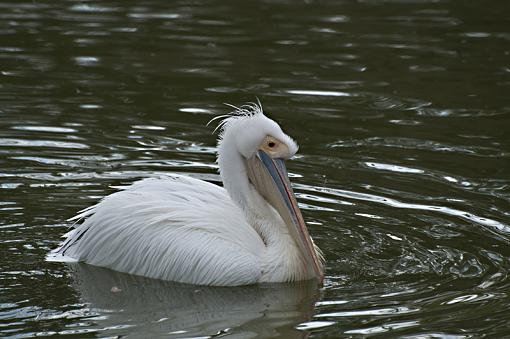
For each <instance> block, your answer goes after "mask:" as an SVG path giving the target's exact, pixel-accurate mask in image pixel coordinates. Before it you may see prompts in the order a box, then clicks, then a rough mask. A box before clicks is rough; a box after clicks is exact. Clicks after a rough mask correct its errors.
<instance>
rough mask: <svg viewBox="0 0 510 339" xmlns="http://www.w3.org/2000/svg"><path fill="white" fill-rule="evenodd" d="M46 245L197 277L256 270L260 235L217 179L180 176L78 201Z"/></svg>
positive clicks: (114, 264)
mask: <svg viewBox="0 0 510 339" xmlns="http://www.w3.org/2000/svg"><path fill="white" fill-rule="evenodd" d="M72 219H73V220H78V222H79V221H80V220H83V219H84V220H85V221H83V222H82V223H81V224H78V225H77V226H76V228H75V229H74V230H72V231H71V232H69V233H68V235H67V239H66V240H65V241H64V242H63V243H62V245H61V246H60V247H59V248H58V249H56V250H55V251H54V252H53V254H52V255H53V257H54V258H55V257H56V256H58V255H61V256H66V257H70V258H74V259H76V260H78V261H84V262H87V263H89V264H92V265H96V266H103V267H108V268H111V269H114V270H117V271H122V272H127V273H132V274H136V275H142V276H147V277H152V278H159V279H164V280H173V281H180V282H185V283H193V284H202V285H244V284H250V283H256V282H257V281H258V280H259V279H260V276H261V265H262V264H261V258H262V255H263V250H264V243H263V242H262V240H261V238H260V236H259V235H258V234H257V233H256V232H255V230H254V229H253V228H252V227H251V226H250V225H249V224H248V223H247V222H246V221H245V219H244V216H243V214H242V212H241V210H240V209H239V208H238V207H237V206H236V205H235V204H234V203H233V202H232V200H231V199H230V197H229V196H228V193H227V192H226V191H225V190H224V189H223V188H221V187H219V186H216V185H213V184H210V183H207V182H204V181H201V180H197V179H193V178H190V177H185V176H171V177H165V178H151V179H144V180H141V181H138V182H136V183H134V184H133V185H132V186H130V187H128V188H127V189H124V190H122V191H119V192H116V193H114V194H112V195H109V196H107V197H105V198H104V199H103V200H102V201H101V202H99V203H98V204H97V205H94V206H92V207H90V208H87V209H84V210H83V211H81V212H80V213H79V214H78V215H77V216H76V217H74V218H72Z"/></svg>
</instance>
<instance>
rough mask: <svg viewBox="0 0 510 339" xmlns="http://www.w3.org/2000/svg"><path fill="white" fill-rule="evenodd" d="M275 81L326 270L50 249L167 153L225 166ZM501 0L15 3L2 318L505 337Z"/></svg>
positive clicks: (504, 27)
mask: <svg viewBox="0 0 510 339" xmlns="http://www.w3.org/2000/svg"><path fill="white" fill-rule="evenodd" d="M256 96H257V97H258V98H260V100H261V101H262V103H263V105H264V107H265V109H266V111H267V113H268V114H269V115H270V116H271V117H273V118H274V119H276V120H277V121H278V122H279V123H280V124H281V125H282V126H283V127H284V129H285V130H286V131H287V132H288V133H289V134H290V135H292V136H293V137H294V138H295V139H296V140H297V141H298V143H299V144H300V153H299V154H300V155H299V157H297V158H296V159H295V160H293V161H291V162H289V163H288V168H289V171H290V172H291V174H293V178H292V180H293V182H294V184H295V190H296V192H297V194H298V198H299V200H300V203H301V207H302V209H303V213H304V216H305V219H306V220H307V221H308V224H309V228H310V232H311V233H312V235H313V236H314V238H315V239H316V242H317V243H318V244H319V246H320V247H321V248H322V249H323V250H324V252H325V256H326V260H327V272H326V273H327V274H326V281H325V284H324V286H323V287H322V288H320V289H317V288H316V287H315V286H310V285H308V284H297V285H296V284H294V285H285V284H281V285H276V286H271V285H269V286H251V287H243V288H234V289H232V288H230V289H221V288H203V287H196V286H186V285H178V284H172V283H165V282H160V281H153V280H148V279H143V278H139V277H133V276H129V275H125V274H118V273H114V272H110V271H107V270H103V269H97V268H93V267H89V266H86V265H78V266H76V265H66V264H62V263H49V262H45V259H44V257H45V254H46V253H47V252H48V251H49V250H50V249H52V248H54V247H55V246H56V245H57V244H58V242H59V241H60V236H61V235H62V234H64V233H65V232H66V230H67V227H68V226H69V223H68V222H66V219H67V218H69V217H72V216H73V215H74V214H75V213H76V212H77V211H78V210H80V209H82V208H85V207H87V206H89V205H91V204H93V203H94V202H96V201H97V200H98V199H99V198H100V197H102V196H105V195H107V194H110V193H112V192H114V191H115V189H114V188H112V186H118V185H124V184H129V183H131V182H133V181H134V180H137V179H139V178H143V177H148V176H151V175H154V174H157V173H162V172H165V173H168V172H170V173H176V172H178V173H186V174H190V175H192V176H195V177H198V178H202V179H205V180H210V181H213V182H218V181H219V177H218V175H217V173H216V165H215V153H214V152H215V135H212V134H211V133H212V130H213V128H214V127H211V126H209V127H207V126H206V123H207V122H208V121H209V120H210V119H211V118H212V117H214V116H215V115H217V114H225V113H227V112H228V111H229V108H228V107H227V106H224V105H223V104H222V103H223V102H228V103H233V104H242V103H244V102H246V101H253V100H255V97H256ZM509 131H510V3H509V2H508V1H490V2H488V1H486V2H484V1H453V0H452V1H446V0H431V1H427V0H421V1H419V0H415V1H405V0H400V1H391V0H387V1H382V0H381V1H378V0H358V1H341V0H338V1H317V2H315V1H305V2H299V1H259V2H246V3H242V2H240V1H237V2H236V1H214V0H212V1H206V0H197V1H131V0H126V1H120V0H119V1H109V0H105V1H57V0H46V1H13V2H5V1H3V2H1V3H0V337H5V338H11V337H12V338H25V337H34V336H51V335H67V336H69V337H78V338H82V337H110V338H111V337H128V338H143V337H164V336H166V337H176V338H180V337H215V336H226V337H230V338H254V337H283V338H293V337H306V336H310V337H311V338H336V337H368V336H374V337H402V338H475V337H476V338H480V337H484V336H485V337H488V338H502V337H505V336H507V337H508V336H510V321H509V320H510V315H509V311H508V310H509V309H510V296H509V293H510V278H509V277H508V273H509V270H510V260H509V258H510V246H509V244H510V204H509V200H510V159H509V158H510V132H509Z"/></svg>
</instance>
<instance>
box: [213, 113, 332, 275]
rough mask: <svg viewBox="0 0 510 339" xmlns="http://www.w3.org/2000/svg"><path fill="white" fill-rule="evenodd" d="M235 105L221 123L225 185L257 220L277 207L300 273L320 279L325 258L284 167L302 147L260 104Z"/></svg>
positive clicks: (251, 217)
mask: <svg viewBox="0 0 510 339" xmlns="http://www.w3.org/2000/svg"><path fill="white" fill-rule="evenodd" d="M235 108H236V110H235V111H234V112H233V113H231V114H230V115H228V116H225V119H224V120H222V121H221V122H220V125H219V128H221V133H220V139H219V145H218V163H219V166H220V173H221V176H222V179H223V183H224V186H225V188H226V189H227V191H228V192H229V194H230V196H231V197H232V199H233V200H234V201H235V202H237V204H238V205H239V206H240V207H241V208H242V209H243V211H245V213H246V214H247V215H248V218H249V219H251V222H252V223H253V224H257V223H260V222H259V220H263V219H264V218H269V217H270V215H274V211H276V213H277V214H278V215H279V218H278V217H276V218H277V219H278V221H279V224H281V223H283V224H284V232H285V233H288V234H289V235H290V236H291V237H292V239H293V240H294V242H295V245H296V246H297V248H298V249H299V253H300V260H299V261H300V270H301V272H302V273H301V276H303V275H304V277H306V278H316V279H318V280H319V281H322V279H323V276H324V274H323V264H322V256H321V254H320V251H319V250H318V248H317V247H316V246H315V245H314V243H313V241H312V238H311V237H310V235H309V233H308V229H307V227H306V224H305V221H304V219H303V216H302V214H301V211H300V209H299V207H298V203H297V200H296V197H295V195H294V192H293V190H292V187H291V183H290V180H289V177H288V173H287V170H286V167H285V161H286V160H288V159H290V158H292V157H293V156H294V155H295V154H296V152H297V150H298V146H297V144H296V142H295V141H294V140H292V138H291V137H289V136H288V135H287V134H285V133H284V132H283V131H282V129H281V128H280V126H279V125H278V124H277V123H276V122H275V121H273V120H271V119H269V118H268V117H266V116H265V115H264V114H263V111H262V107H261V105H260V104H248V105H245V106H241V107H239V108H238V107H235ZM268 205H269V206H270V207H268ZM257 219H258V220H257ZM262 233H263V232H262ZM282 255H283V253H282Z"/></svg>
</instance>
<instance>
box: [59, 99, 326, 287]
mask: <svg viewBox="0 0 510 339" xmlns="http://www.w3.org/2000/svg"><path fill="white" fill-rule="evenodd" d="M224 118H225V119H224V120H222V121H221V123H220V128H222V132H221V134H220V139H219V145H218V163H219V167H220V173H221V177H222V179H223V183H224V187H225V188H221V187H219V186H216V185H214V184H211V183H208V182H205V181H201V180H197V179H194V178H191V177H187V176H181V175H169V176H165V177H160V178H149V179H144V180H141V181H138V182H136V183H134V184H133V185H131V186H130V187H128V188H126V189H124V190H122V191H119V192H116V193H114V194H112V195H109V196H107V197H105V198H104V199H103V200H102V201H101V202H99V203H98V204H97V205H95V206H92V207H89V208H88V209H86V210H84V211H82V212H81V213H80V214H79V215H77V216H76V217H74V218H73V219H76V220H78V221H80V220H84V221H83V222H82V223H81V224H80V225H78V226H77V227H76V228H75V229H73V230H72V231H71V232H69V233H67V234H66V240H65V241H64V242H63V243H62V244H61V245H60V247H59V248H57V249H56V250H54V251H52V253H51V254H50V258H51V259H52V260H65V259H66V258H67V259H68V258H72V259H74V260H76V261H83V262H86V263H89V264H92V265H96V266H102V267H108V268H111V269H114V270H117V271H121V272H127V273H131V274H136V275H142V276H147V277H151V278H158V279H163V280H172V281H179V282H184V283H192V284H201V285H218V286H233V285H246V284H253V283H259V282H287V281H296V280H306V279H312V278H316V279H319V280H322V256H321V255H320V252H319V251H318V249H317V248H316V247H315V246H314V245H313V242H312V241H311V238H310V237H309V235H308V233H307V231H306V227H305V225H304V222H303V221H302V217H301V214H300V212H299V209H298V208H297V203H296V201H295V198H294V195H293V193H292V189H291V188H290V183H289V181H288V179H287V177H286V172H285V167H284V165H283V160H285V159H288V158H290V157H292V156H293V155H294V154H295V153H296V151H297V145H296V144H295V142H294V141H293V140H292V139H291V138H290V137H288V136H287V135H286V134H285V133H283V131H282V130H281V129H280V127H279V126H278V125H277V124H276V123H275V122H274V121H273V120H271V119H269V118H267V117H266V116H264V114H263V113H262V108H261V107H260V105H255V104H252V105H247V106H242V107H241V108H237V109H236V111H235V112H234V113H232V114H230V115H228V116H225V117H224ZM284 174H285V176H284Z"/></svg>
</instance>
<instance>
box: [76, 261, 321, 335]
mask: <svg viewBox="0 0 510 339" xmlns="http://www.w3.org/2000/svg"><path fill="white" fill-rule="evenodd" d="M68 268H69V272H70V275H71V278H72V286H73V287H74V288H75V289H76V291H77V292H78V294H79V299H80V301H81V302H83V303H84V304H85V305H86V308H88V309H89V310H88V312H89V315H90V317H88V319H87V321H88V322H92V323H94V325H93V326H88V328H87V329H86V331H87V332H95V331H97V332H98V333H101V335H109V331H110V332H112V333H114V334H115V335H118V336H119V335H120V336H122V335H129V336H134V337H160V336H165V337H175V338H182V337H201V338H207V337H211V338H212V337H216V336H221V335H225V334H233V335H234V337H236V338H253V337H265V338H269V337H282V336H283V337H292V338H305V337H306V336H307V333H306V332H304V331H299V330H296V329H295V327H296V326H297V325H298V324H299V323H302V322H305V321H307V320H308V319H310V317H311V316H312V312H313V309H314V303H315V301H316V300H317V298H318V288H317V284H316V283H313V282H303V283H298V284H266V285H264V284H263V285H256V286H244V287H206V286H195V285H187V284H179V283H173V282H166V281H161V280H155V279H148V278H144V277H138V276H133V275H129V274H124V273H119V272H115V271H111V270H108V269H104V268H99V267H94V266H91V265H86V264H68ZM77 333H79V330H78V331H77Z"/></svg>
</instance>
